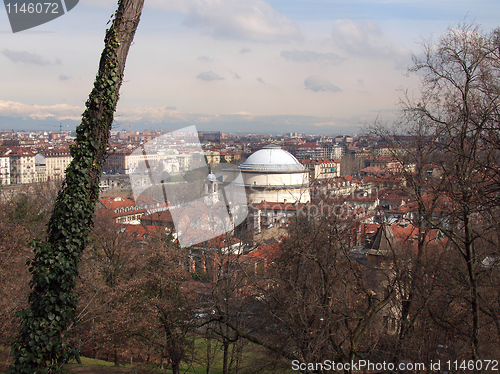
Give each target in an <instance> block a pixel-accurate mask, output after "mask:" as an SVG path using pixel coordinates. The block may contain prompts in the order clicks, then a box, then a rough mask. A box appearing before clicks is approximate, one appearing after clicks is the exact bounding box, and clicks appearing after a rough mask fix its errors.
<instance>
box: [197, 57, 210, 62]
mask: <svg viewBox="0 0 500 374" xmlns="http://www.w3.org/2000/svg"><path fill="white" fill-rule="evenodd" d="M196 61H200V62H212V61H213V59H211V58H210V57H208V56H200V57H198V58H197V59H196Z"/></svg>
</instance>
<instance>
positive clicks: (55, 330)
mask: <svg viewBox="0 0 500 374" xmlns="http://www.w3.org/2000/svg"><path fill="white" fill-rule="evenodd" d="M143 5H144V0H119V2H118V10H117V11H116V13H115V17H114V19H113V22H112V24H111V27H110V28H109V29H108V30H107V32H106V37H105V47H104V51H103V53H102V55H101V60H100V63H99V71H98V73H97V77H96V80H95V83H94V88H93V89H92V92H91V93H90V96H89V99H88V100H87V102H86V104H85V105H86V110H85V112H84V113H83V115H82V122H81V124H80V125H79V126H78V128H77V138H76V143H75V144H74V145H73V146H72V147H71V155H72V156H73V161H72V162H71V164H70V165H69V166H68V168H67V170H66V180H65V183H64V185H63V187H62V189H61V191H60V192H59V195H58V197H57V200H56V202H55V204H54V208H53V213H52V216H51V219H50V221H49V225H48V230H47V239H46V240H45V241H38V242H35V243H34V258H33V260H31V261H30V262H29V266H30V268H29V269H30V272H31V274H32V280H31V283H30V286H31V293H30V296H29V307H28V308H27V309H26V310H24V311H22V312H19V317H20V324H21V329H20V332H19V334H18V336H17V337H16V338H15V339H14V341H13V343H12V355H13V357H14V363H13V364H12V365H11V367H10V368H9V371H8V373H29V374H33V373H60V372H62V371H63V368H62V365H63V364H65V363H66V362H68V360H69V359H71V358H72V357H74V355H75V353H76V351H75V350H74V349H72V348H71V347H69V346H68V344H67V342H66V333H67V330H68V328H69V327H70V326H71V324H72V323H73V322H74V319H75V311H76V305H77V297H76V295H75V293H74V288H75V281H76V279H77V277H78V267H79V264H80V259H81V255H82V252H83V250H84V248H85V244H86V240H87V236H88V234H89V231H90V228H91V226H92V219H93V217H94V209H95V205H96V201H97V198H98V195H99V177H100V175H101V164H102V161H103V158H104V156H105V154H106V148H107V144H108V138H109V132H110V129H111V124H112V122H113V115H114V111H115V110H116V104H117V102H118V96H119V90H120V86H121V84H122V81H123V71H124V68H125V61H126V58H127V54H128V51H129V48H130V45H131V43H132V40H133V38H134V34H135V31H136V29H137V26H138V24H139V19H140V15H141V12H142V8H143Z"/></svg>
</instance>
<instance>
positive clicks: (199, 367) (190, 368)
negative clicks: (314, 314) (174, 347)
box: [0, 338, 290, 374]
mask: <svg viewBox="0 0 500 374" xmlns="http://www.w3.org/2000/svg"><path fill="white" fill-rule="evenodd" d="M232 353H233V351H232V348H230V352H229V355H230V357H231V354H232ZM9 354H10V347H8V346H2V345H0V374H2V373H5V371H6V370H7V368H8V361H9V358H10V357H9ZM207 358H210V374H222V361H223V349H222V345H221V343H219V342H216V341H213V340H212V341H210V342H209V341H207V340H206V339H203V338H197V339H195V340H194V342H193V346H192V349H190V351H189V352H188V353H187V357H186V362H190V364H186V363H182V364H181V367H180V371H181V373H184V374H205V373H206V365H207ZM268 360H269V358H268V357H267V356H266V352H264V351H263V350H262V349H261V348H260V347H258V346H256V345H254V344H251V343H248V342H245V343H244V346H243V348H242V351H241V358H240V365H239V367H240V370H239V373H241V374H250V373H256V372H259V373H260V374H267V373H289V372H290V370H289V368H287V369H285V368H283V367H281V368H279V367H267V365H268ZM66 368H67V370H68V372H69V373H75V374H131V373H133V374H146V373H148V374H164V373H171V372H172V370H171V368H168V370H161V369H159V368H157V367H153V366H151V365H148V366H146V364H144V365H137V366H135V365H134V366H132V365H114V363H113V362H109V361H104V360H98V359H94V358H88V357H81V364H78V363H71V364H69V365H67V366H66ZM232 369H233V371H234V362H233V366H232Z"/></svg>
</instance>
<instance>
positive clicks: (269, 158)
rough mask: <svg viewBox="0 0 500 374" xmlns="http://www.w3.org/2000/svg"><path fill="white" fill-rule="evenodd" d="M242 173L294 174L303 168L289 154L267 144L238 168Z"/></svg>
mask: <svg viewBox="0 0 500 374" xmlns="http://www.w3.org/2000/svg"><path fill="white" fill-rule="evenodd" d="M238 168H239V169H240V170H242V171H264V172H266V171H267V172H283V171H284V172H296V171H304V170H305V168H304V166H303V165H302V164H301V163H300V162H299V161H298V160H297V159H296V158H295V157H294V156H293V155H291V154H290V153H288V152H287V151H285V150H283V149H281V147H279V146H277V145H275V144H269V145H267V146H265V147H264V148H262V149H261V150H259V151H257V152H255V153H253V154H252V155H250V157H248V158H247V159H246V161H245V162H244V163H242V164H241V165H240V166H239V167H238Z"/></svg>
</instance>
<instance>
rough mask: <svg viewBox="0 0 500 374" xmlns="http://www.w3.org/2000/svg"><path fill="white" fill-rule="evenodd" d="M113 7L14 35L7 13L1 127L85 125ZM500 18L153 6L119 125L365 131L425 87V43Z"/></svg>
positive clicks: (418, 2) (338, 8)
mask: <svg viewBox="0 0 500 374" xmlns="http://www.w3.org/2000/svg"><path fill="white" fill-rule="evenodd" d="M116 6H117V2H116V1H113V0H80V2H79V3H78V5H77V6H76V7H75V8H73V9H72V10H71V11H70V12H68V13H67V14H65V15H63V16H61V17H59V18H57V19H55V20H53V21H50V22H48V23H46V24H43V25H40V26H38V27H35V28H32V29H29V30H25V31H21V32H17V33H13V32H12V30H11V28H10V25H9V21H8V18H7V13H6V11H5V10H4V9H0V87H1V88H0V129H6V130H10V129H14V130H47V131H58V130H59V128H60V127H62V128H63V130H74V129H75V128H76V126H77V125H78V123H79V120H80V118H81V114H82V112H83V110H84V103H85V101H86V99H87V97H88V95H89V93H90V90H91V88H92V85H93V82H94V78H95V75H96V73H97V68H98V62H99V58H100V54H101V52H102V49H103V45H104V43H103V38H104V34H105V30H106V27H107V23H108V21H109V20H110V17H111V15H112V14H113V13H114V11H115V8H116ZM499 19H500V1H498V0H432V1H431V0H399V1H397V0H267V1H265V0H145V6H144V10H143V13H142V17H141V22H140V24H139V27H138V30H137V32H136V36H135V39H134V44H133V45H132V47H131V48H130V51H129V55H128V59H127V63H126V67H125V75H124V83H123V85H122V88H121V95H120V101H119V103H118V108H117V111H116V115H115V124H114V128H115V129H117V130H129V129H131V130H134V131H142V130H144V129H148V130H149V129H162V130H176V129H180V128H183V127H186V126H191V125H196V126H197V128H198V130H216V131H223V132H242V133H287V132H303V133H307V134H325V135H338V134H344V133H347V134H360V133H362V132H363V131H364V129H365V128H366V126H369V125H370V124H372V123H373V122H374V121H375V120H378V121H385V122H392V121H395V119H396V118H397V110H398V106H397V103H398V98H399V97H400V96H401V92H402V90H408V91H409V92H410V93H411V92H417V91H418V79H417V77H415V76H408V74H407V68H408V67H409V66H410V65H411V55H412V53H413V54H415V55H418V54H419V53H420V52H421V42H422V41H423V40H429V39H430V38H433V39H436V38H438V37H439V35H441V34H443V33H445V32H446V30H447V29H448V28H450V27H454V26H456V25H457V24H458V23H460V22H463V21H466V22H475V23H477V24H479V25H481V28H482V29H483V31H484V32H490V31H491V30H493V29H494V28H496V27H498V26H500V21H498V20H499ZM125 125H132V126H125Z"/></svg>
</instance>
